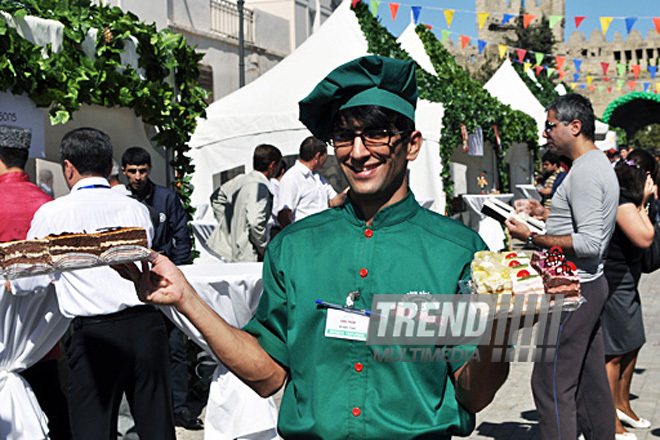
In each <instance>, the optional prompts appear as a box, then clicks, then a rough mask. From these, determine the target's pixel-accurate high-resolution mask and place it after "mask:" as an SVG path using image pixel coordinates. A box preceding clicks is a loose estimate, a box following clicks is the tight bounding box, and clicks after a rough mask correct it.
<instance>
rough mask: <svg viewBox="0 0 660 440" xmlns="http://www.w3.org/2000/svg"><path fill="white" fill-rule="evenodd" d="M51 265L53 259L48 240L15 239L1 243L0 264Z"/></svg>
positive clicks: (8, 265) (4, 266)
mask: <svg viewBox="0 0 660 440" xmlns="http://www.w3.org/2000/svg"><path fill="white" fill-rule="evenodd" d="M16 265H21V266H38V267H42V268H43V267H50V266H51V265H52V260H51V258H50V254H49V252H48V240H46V239H40V240H15V241H7V242H4V243H0V266H1V267H2V268H3V269H9V268H11V267H12V266H16Z"/></svg>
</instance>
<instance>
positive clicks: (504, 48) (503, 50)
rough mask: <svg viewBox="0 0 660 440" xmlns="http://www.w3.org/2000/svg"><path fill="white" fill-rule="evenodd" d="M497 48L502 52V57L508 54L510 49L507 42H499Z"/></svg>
mask: <svg viewBox="0 0 660 440" xmlns="http://www.w3.org/2000/svg"><path fill="white" fill-rule="evenodd" d="M497 50H498V51H499V52H500V59H502V58H504V55H506V51H507V50H509V48H508V47H507V46H506V45H505V44H498V45H497Z"/></svg>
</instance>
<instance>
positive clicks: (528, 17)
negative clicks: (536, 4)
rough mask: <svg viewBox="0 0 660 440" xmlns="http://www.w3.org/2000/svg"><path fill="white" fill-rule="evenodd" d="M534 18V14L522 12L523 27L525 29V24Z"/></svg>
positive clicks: (527, 24)
mask: <svg viewBox="0 0 660 440" xmlns="http://www.w3.org/2000/svg"><path fill="white" fill-rule="evenodd" d="M535 18H536V15H534V14H523V28H525V29H527V26H529V24H530V23H531V22H532V20H534V19H535Z"/></svg>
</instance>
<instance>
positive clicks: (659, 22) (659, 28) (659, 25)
mask: <svg viewBox="0 0 660 440" xmlns="http://www.w3.org/2000/svg"><path fill="white" fill-rule="evenodd" d="M653 24H654V25H655V31H656V32H657V33H659V34H660V17H653Z"/></svg>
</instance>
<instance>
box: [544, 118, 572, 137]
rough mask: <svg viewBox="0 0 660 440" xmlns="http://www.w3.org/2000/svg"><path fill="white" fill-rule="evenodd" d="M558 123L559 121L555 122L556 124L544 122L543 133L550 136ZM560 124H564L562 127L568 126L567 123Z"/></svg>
mask: <svg viewBox="0 0 660 440" xmlns="http://www.w3.org/2000/svg"><path fill="white" fill-rule="evenodd" d="M560 122H561V121H557V122H549V121H545V132H546V134H550V132H551V131H552V129H553V128H555V127H556V126H557V124H559V123H560ZM561 123H562V124H564V125H568V122H561Z"/></svg>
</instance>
